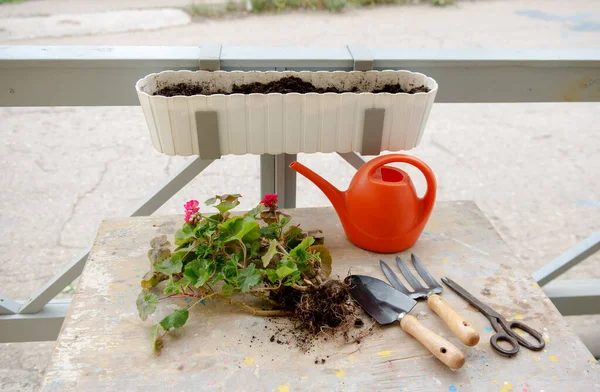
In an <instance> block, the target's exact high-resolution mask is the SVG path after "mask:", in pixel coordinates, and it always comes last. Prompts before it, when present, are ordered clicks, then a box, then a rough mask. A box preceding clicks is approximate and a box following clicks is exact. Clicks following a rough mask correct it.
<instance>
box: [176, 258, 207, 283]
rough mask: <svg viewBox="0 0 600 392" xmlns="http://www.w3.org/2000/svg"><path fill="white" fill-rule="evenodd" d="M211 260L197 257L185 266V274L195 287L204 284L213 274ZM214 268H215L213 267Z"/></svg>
mask: <svg viewBox="0 0 600 392" xmlns="http://www.w3.org/2000/svg"><path fill="white" fill-rule="evenodd" d="M211 264H212V263H211V262H210V261H208V260H206V259H197V260H194V261H192V262H190V263H188V264H187V265H186V266H185V269H184V270H183V276H185V277H186V278H188V279H189V281H190V283H192V284H193V285H194V287H200V286H203V285H204V284H205V283H206V282H207V281H208V280H209V279H210V276H211V275H212V272H211V271H210V270H211V269H213V268H211ZM213 270H214V269H213Z"/></svg>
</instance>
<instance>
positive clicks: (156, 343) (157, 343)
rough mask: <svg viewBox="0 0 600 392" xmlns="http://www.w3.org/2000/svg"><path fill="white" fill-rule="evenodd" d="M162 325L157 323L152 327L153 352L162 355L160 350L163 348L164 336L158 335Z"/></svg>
mask: <svg viewBox="0 0 600 392" xmlns="http://www.w3.org/2000/svg"><path fill="white" fill-rule="evenodd" d="M159 327H160V325H158V324H156V325H153V326H152V328H150V336H151V337H152V352H153V353H154V355H160V352H161V350H162V348H163V345H164V344H163V340H162V337H160V336H158V331H159V330H158V328H159Z"/></svg>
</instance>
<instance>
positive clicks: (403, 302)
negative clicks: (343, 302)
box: [346, 275, 465, 369]
mask: <svg viewBox="0 0 600 392" xmlns="http://www.w3.org/2000/svg"><path fill="white" fill-rule="evenodd" d="M346 282H347V283H348V284H349V285H350V294H351V295H352V297H353V298H354V299H355V300H356V302H358V303H359V305H360V306H361V307H362V308H363V309H364V310H365V311H366V312H367V313H368V314H369V315H370V316H371V317H373V318H374V319H375V320H376V321H377V322H378V323H379V324H383V325H385V324H391V323H393V322H394V321H396V320H397V321H399V322H400V326H401V327H402V329H403V330H404V332H407V333H408V334H410V335H411V336H412V337H414V338H415V339H417V340H418V341H419V342H420V343H421V344H422V345H423V346H425V347H426V348H427V349H428V350H429V351H430V352H431V353H432V354H433V355H434V356H435V357H436V358H437V359H439V360H440V361H442V362H443V363H444V364H445V365H446V366H448V367H449V368H451V369H459V368H461V367H462V366H463V364H464V363H465V354H464V353H463V352H462V351H460V350H459V349H458V348H456V346H454V345H453V344H452V343H450V342H448V341H447V340H446V339H444V338H442V337H441V336H439V335H438V334H436V333H434V332H433V331H431V330H430V329H428V328H427V327H425V326H424V325H423V324H421V322H420V321H419V320H417V318H416V317H414V316H411V315H409V314H408V313H409V312H410V311H411V310H412V309H413V308H414V307H415V305H416V304H417V302H416V301H415V300H414V299H412V298H410V297H409V296H407V295H405V294H403V293H401V292H400V291H398V290H396V289H395V288H393V287H392V286H390V285H389V284H387V283H385V282H384V281H382V280H379V279H376V278H373V277H371V276H364V275H351V276H349V277H347V278H346Z"/></svg>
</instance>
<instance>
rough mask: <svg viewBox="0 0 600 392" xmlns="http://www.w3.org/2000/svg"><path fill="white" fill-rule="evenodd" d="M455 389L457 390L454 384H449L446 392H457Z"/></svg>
mask: <svg viewBox="0 0 600 392" xmlns="http://www.w3.org/2000/svg"><path fill="white" fill-rule="evenodd" d="M457 391H458V389H456V387H455V386H454V385H450V386H449V387H448V392H457Z"/></svg>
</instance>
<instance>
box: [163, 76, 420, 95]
mask: <svg viewBox="0 0 600 392" xmlns="http://www.w3.org/2000/svg"><path fill="white" fill-rule="evenodd" d="M345 92H352V93H355V92H359V90H358V88H356V87H354V88H353V89H351V90H338V89H337V88H334V87H328V88H326V89H323V88H317V87H315V86H314V85H313V84H312V83H310V82H305V81H304V80H302V79H300V78H298V77H296V76H287V77H285V78H282V79H279V80H276V81H272V82H269V83H259V82H255V83H248V84H242V85H235V86H233V89H232V91H231V92H226V91H222V90H217V91H212V92H211V91H210V90H208V89H207V88H205V87H203V86H201V85H193V84H186V83H179V84H176V85H173V86H165V87H162V88H160V89H159V90H158V91H156V92H155V93H154V95H162V96H165V97H173V96H176V95H184V96H188V97H189V96H192V95H213V94H224V95H230V94H253V93H254V94H269V93H280V94H288V93H300V94H306V93H318V94H323V93H338V94H339V93H345ZM372 92H373V93H393V94H397V93H407V94H414V93H420V92H425V93H426V92H429V88H427V87H425V86H418V87H413V88H411V89H410V90H409V91H405V90H403V89H402V86H400V85H399V84H387V85H385V86H383V87H382V88H381V89H379V90H375V91H372Z"/></svg>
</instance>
